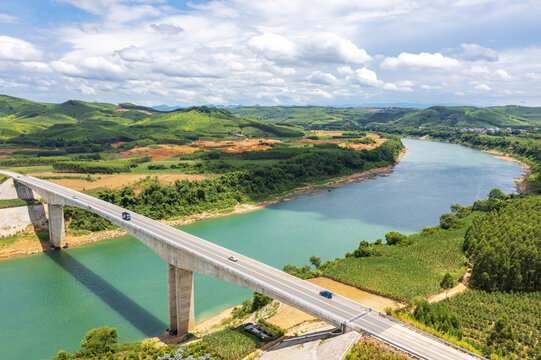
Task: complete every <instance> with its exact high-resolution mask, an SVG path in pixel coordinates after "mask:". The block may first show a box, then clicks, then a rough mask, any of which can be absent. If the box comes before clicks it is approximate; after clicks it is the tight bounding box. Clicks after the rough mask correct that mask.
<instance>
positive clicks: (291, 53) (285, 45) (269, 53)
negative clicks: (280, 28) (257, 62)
mask: <svg viewBox="0 0 541 360" xmlns="http://www.w3.org/2000/svg"><path fill="white" fill-rule="evenodd" d="M248 46H249V47H250V48H252V49H253V50H254V51H256V52H258V53H259V54H261V55H262V56H264V57H266V58H267V59H270V60H294V59H295V58H297V56H298V55H299V54H298V50H297V46H296V44H295V43H294V42H292V41H291V40H289V39H288V38H286V37H285V36H282V35H278V34H271V33H264V34H262V35H257V36H254V37H252V38H251V39H250V40H249V41H248Z"/></svg>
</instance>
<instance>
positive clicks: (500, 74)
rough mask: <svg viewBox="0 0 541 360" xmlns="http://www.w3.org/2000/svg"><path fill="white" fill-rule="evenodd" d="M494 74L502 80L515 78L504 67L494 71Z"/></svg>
mask: <svg viewBox="0 0 541 360" xmlns="http://www.w3.org/2000/svg"><path fill="white" fill-rule="evenodd" d="M494 75H495V76H496V77H497V78H499V79H500V80H504V81H509V80H513V77H512V76H511V75H509V73H508V72H507V71H505V70H503V69H498V70H496V71H495V72H494Z"/></svg>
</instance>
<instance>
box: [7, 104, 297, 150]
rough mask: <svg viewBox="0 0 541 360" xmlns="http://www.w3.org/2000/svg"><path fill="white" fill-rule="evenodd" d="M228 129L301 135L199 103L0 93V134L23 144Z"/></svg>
mask: <svg viewBox="0 0 541 360" xmlns="http://www.w3.org/2000/svg"><path fill="white" fill-rule="evenodd" d="M233 132H239V133H242V134H245V135H250V136H280V137H295V136H302V133H301V132H299V131H298V130H295V129H293V128H291V127H288V126H279V125H274V124H269V123H266V122H263V121H261V120H254V119H247V118H244V117H242V116H237V115H234V114H232V113H231V112H229V111H228V110H225V109H217V108H211V107H205V106H202V107H190V108H184V109H178V110H175V111H171V112H163V111H158V110H155V109H153V108H150V107H145V106H138V105H134V104H130V103H122V104H119V105H113V104H107V103H91V102H85V101H78V100H69V101H66V102H64V103H61V104H43V103H36V102H33V101H29V100H25V99H19V98H15V97H11V96H5V95H0V140H3V141H4V142H10V143H19V144H24V145H28V146H32V145H34V146H63V144H65V143H69V142H89V143H97V144H106V143H113V142H117V141H133V140H138V139H152V140H154V141H156V142H160V143H185V142H188V141H191V140H194V139H200V138H223V137H224V136H231V135H232V133H233Z"/></svg>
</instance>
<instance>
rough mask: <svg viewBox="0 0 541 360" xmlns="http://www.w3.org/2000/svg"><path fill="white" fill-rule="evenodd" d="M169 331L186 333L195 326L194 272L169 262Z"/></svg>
mask: <svg viewBox="0 0 541 360" xmlns="http://www.w3.org/2000/svg"><path fill="white" fill-rule="evenodd" d="M167 290H168V298H169V333H170V334H174V335H180V336H183V335H186V334H187V333H188V332H190V331H191V330H192V329H193V327H194V306H193V305H194V301H193V272H192V271H189V270H184V269H180V268H177V267H176V266H174V265H171V264H167Z"/></svg>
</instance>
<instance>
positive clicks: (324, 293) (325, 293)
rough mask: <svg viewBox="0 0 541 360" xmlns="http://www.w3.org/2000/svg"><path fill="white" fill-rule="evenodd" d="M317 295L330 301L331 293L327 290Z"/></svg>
mask: <svg viewBox="0 0 541 360" xmlns="http://www.w3.org/2000/svg"><path fill="white" fill-rule="evenodd" d="M319 295H321V296H323V297H326V298H327V299H332V292H330V291H328V290H323V291H320V292H319Z"/></svg>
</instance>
